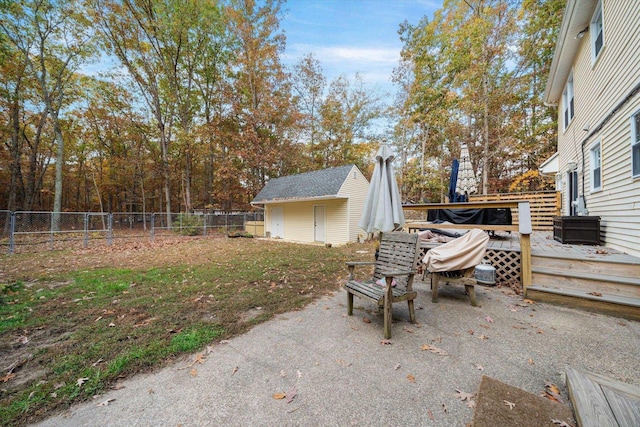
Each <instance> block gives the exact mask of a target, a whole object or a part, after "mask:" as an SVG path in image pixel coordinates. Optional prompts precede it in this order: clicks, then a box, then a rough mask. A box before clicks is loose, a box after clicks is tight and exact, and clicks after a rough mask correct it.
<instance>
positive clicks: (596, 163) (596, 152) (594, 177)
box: [591, 141, 602, 191]
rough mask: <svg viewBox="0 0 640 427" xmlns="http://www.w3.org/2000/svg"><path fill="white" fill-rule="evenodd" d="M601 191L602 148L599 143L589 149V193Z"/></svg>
mask: <svg viewBox="0 0 640 427" xmlns="http://www.w3.org/2000/svg"><path fill="white" fill-rule="evenodd" d="M600 190H602V146H601V145H600V141H598V142H596V143H595V144H594V145H593V146H592V147H591V191H600Z"/></svg>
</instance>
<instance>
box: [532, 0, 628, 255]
mask: <svg viewBox="0 0 640 427" xmlns="http://www.w3.org/2000/svg"><path fill="white" fill-rule="evenodd" d="M544 101H545V103H547V104H548V105H557V106H558V153H557V154H558V172H557V176H556V185H557V187H558V188H557V189H558V190H560V191H562V194H563V207H562V213H563V215H569V216H573V215H577V216H579V215H589V216H599V217H600V218H601V230H602V233H601V241H602V242H604V244H605V245H606V246H609V247H611V248H615V249H618V250H621V251H624V252H626V253H628V254H631V255H635V256H640V7H639V4H638V2H636V1H608V0H568V1H567V5H566V8H565V12H564V17H563V21H562V25H561V27H560V32H559V35H558V42H557V44H556V50H555V53H554V58H553V61H552V63H551V68H550V71H549V79H548V81H547V87H546V90H545V93H544Z"/></svg>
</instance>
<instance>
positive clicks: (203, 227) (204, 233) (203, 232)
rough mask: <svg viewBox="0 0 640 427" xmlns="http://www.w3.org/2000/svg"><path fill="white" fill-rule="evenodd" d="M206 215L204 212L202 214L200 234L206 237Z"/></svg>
mask: <svg viewBox="0 0 640 427" xmlns="http://www.w3.org/2000/svg"><path fill="white" fill-rule="evenodd" d="M207 215H208V214H207V213H206V212H205V213H204V214H203V215H202V221H203V223H202V235H203V236H204V237H207Z"/></svg>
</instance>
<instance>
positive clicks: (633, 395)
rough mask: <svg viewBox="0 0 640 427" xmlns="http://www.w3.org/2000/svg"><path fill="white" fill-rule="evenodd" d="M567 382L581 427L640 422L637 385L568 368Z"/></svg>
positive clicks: (639, 423)
mask: <svg viewBox="0 0 640 427" xmlns="http://www.w3.org/2000/svg"><path fill="white" fill-rule="evenodd" d="M567 386H568V388H569V395H570V397H571V403H573V407H574V409H575V414H576V419H577V421H578V424H579V425H580V426H581V427H604V426H607V427H608V426H611V427H618V426H625V427H627V426H629V427H631V426H639V425H640V388H639V387H635V386H632V385H630V384H625V383H622V382H619V381H614V380H612V379H611V378H607V377H604V376H602V375H597V374H593V373H590V372H580V371H577V370H575V369H572V368H567Z"/></svg>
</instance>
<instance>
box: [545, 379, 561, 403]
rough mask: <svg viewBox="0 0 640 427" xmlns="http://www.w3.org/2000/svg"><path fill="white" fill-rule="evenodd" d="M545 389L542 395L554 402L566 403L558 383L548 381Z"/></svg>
mask: <svg viewBox="0 0 640 427" xmlns="http://www.w3.org/2000/svg"><path fill="white" fill-rule="evenodd" d="M544 387H545V389H544V391H543V392H542V393H541V396H542V397H546V398H547V399H549V400H552V401H554V402H558V403H564V401H563V400H562V397H560V389H559V388H558V386H557V385H555V384H553V383H550V382H546V383H545V384H544Z"/></svg>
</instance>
